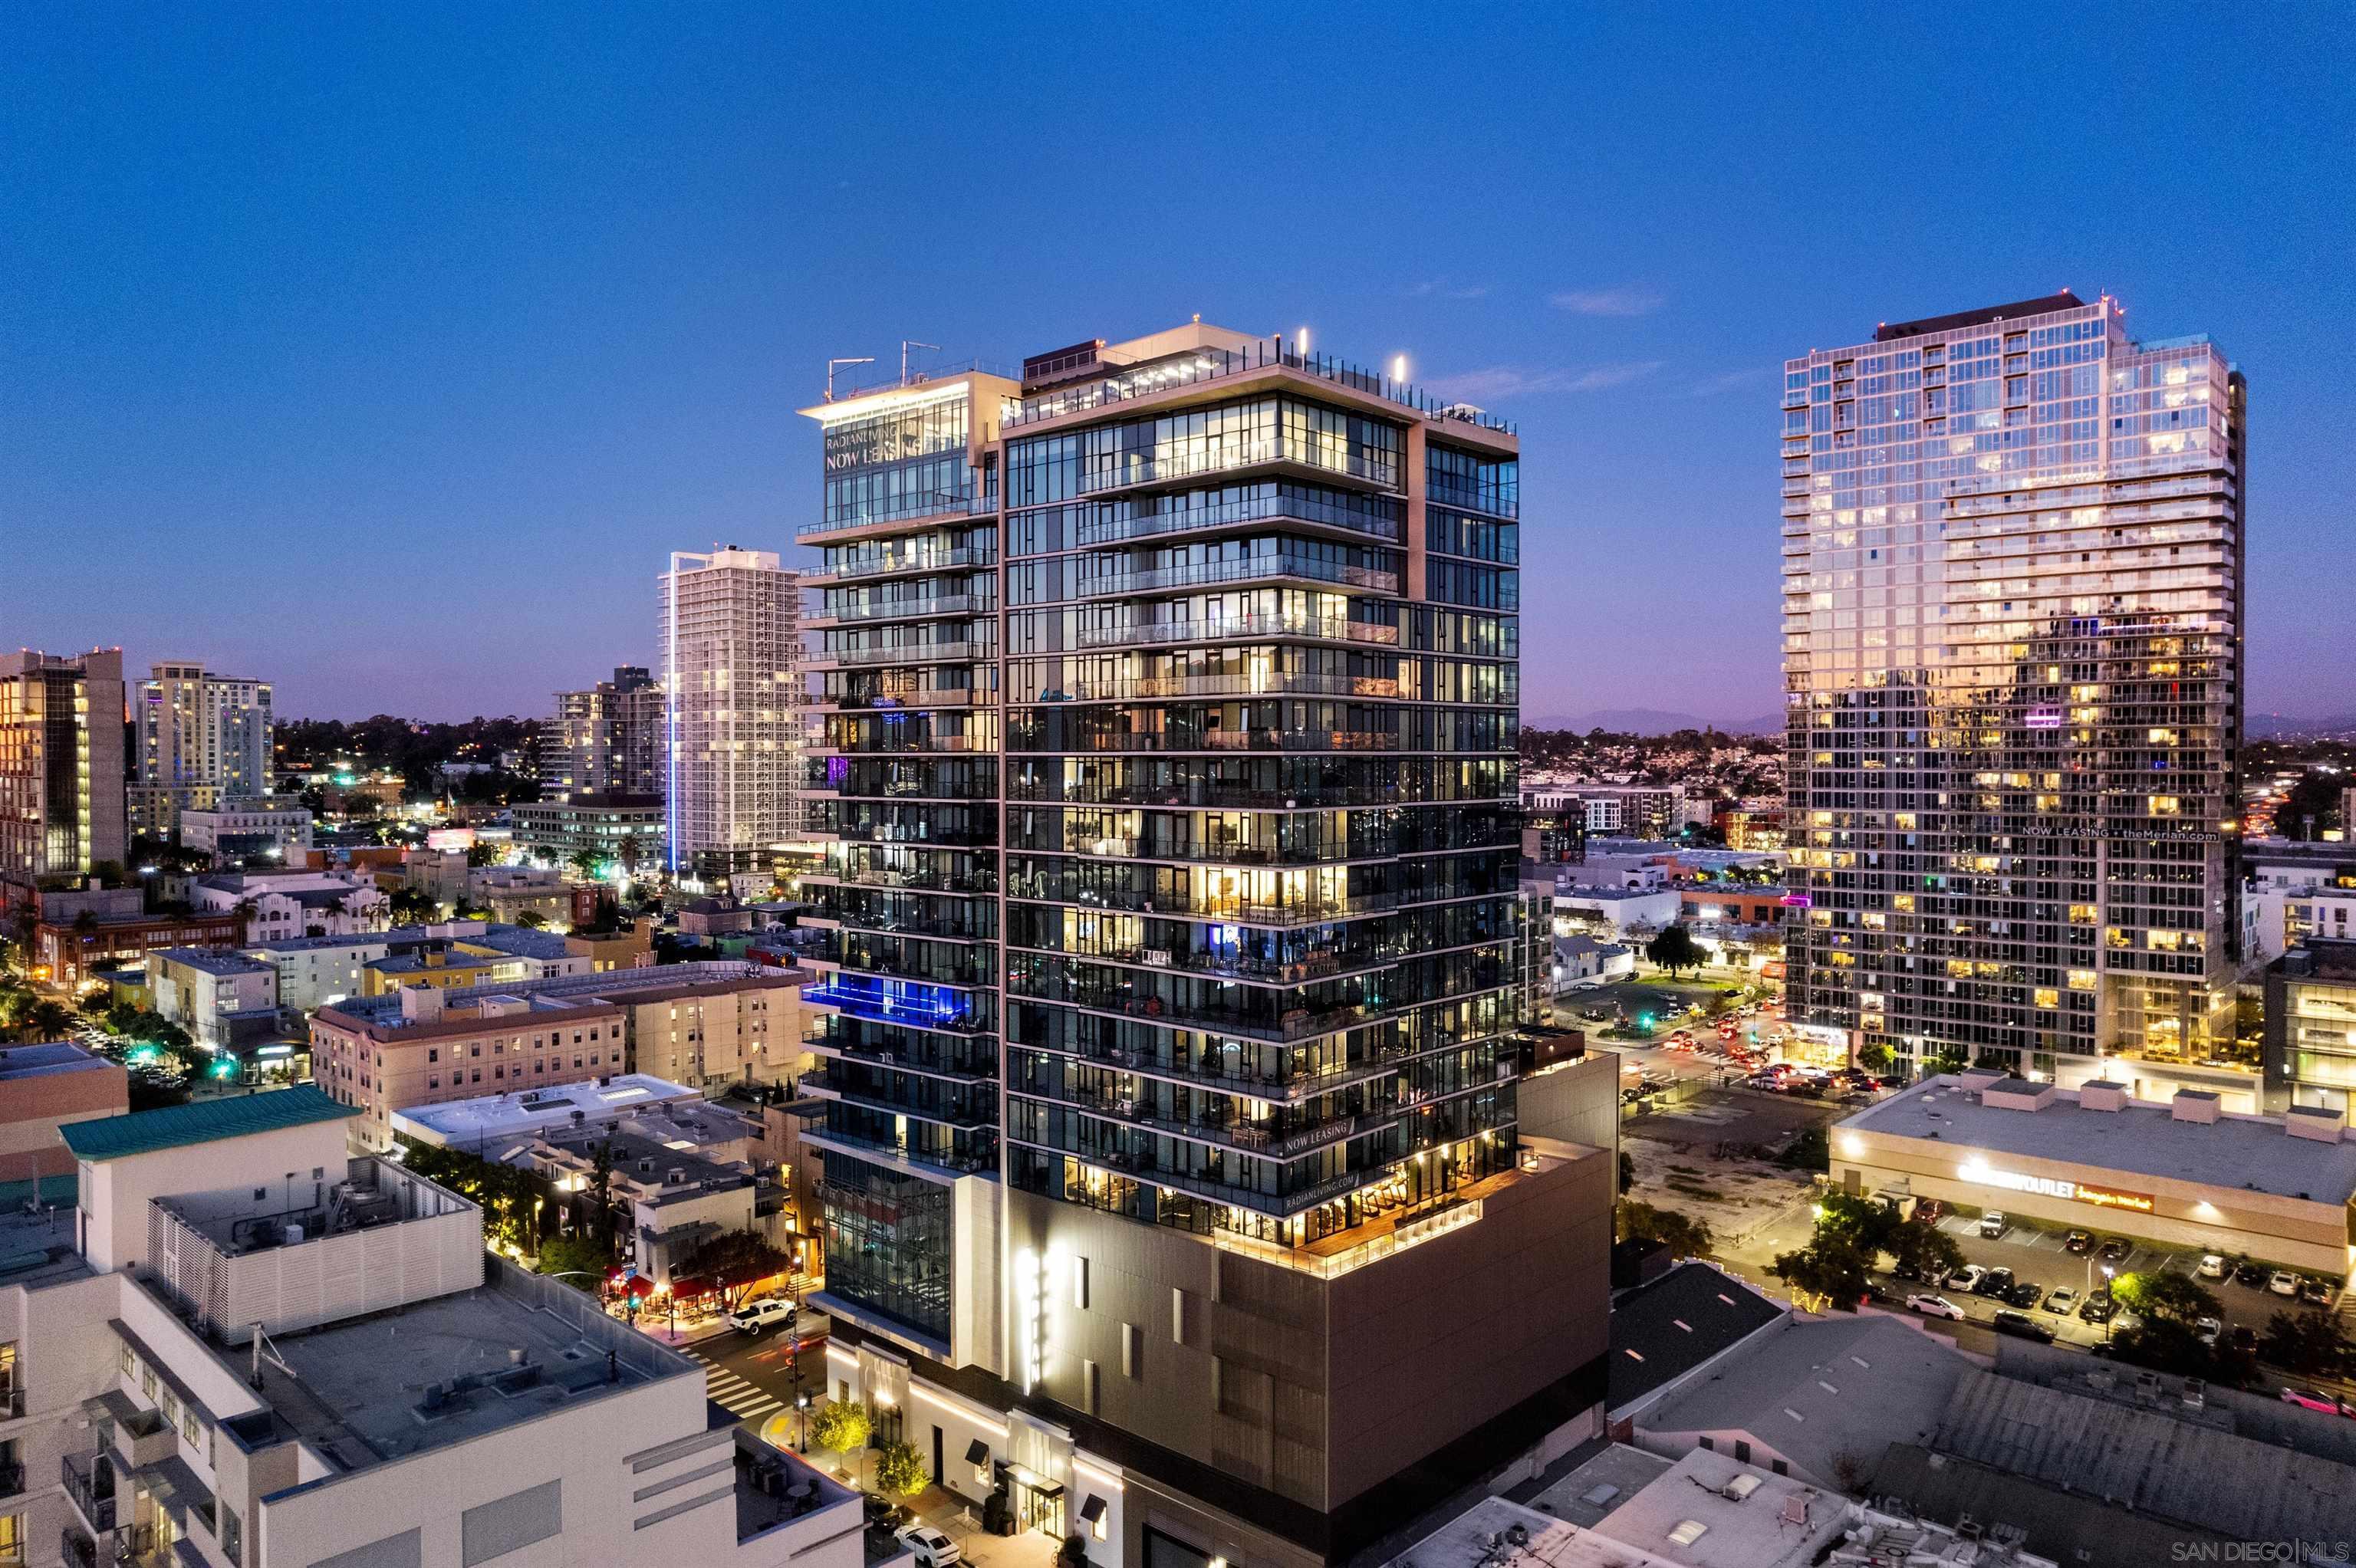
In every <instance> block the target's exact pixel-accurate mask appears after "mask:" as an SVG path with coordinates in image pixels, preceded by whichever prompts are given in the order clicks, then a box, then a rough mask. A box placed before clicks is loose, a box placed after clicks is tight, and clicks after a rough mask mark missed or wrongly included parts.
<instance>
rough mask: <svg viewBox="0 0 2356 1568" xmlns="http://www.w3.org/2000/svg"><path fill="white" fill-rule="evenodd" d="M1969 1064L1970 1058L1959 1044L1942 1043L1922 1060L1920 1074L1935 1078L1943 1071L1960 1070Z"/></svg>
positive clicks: (1970, 1062)
mask: <svg viewBox="0 0 2356 1568" xmlns="http://www.w3.org/2000/svg"><path fill="white" fill-rule="evenodd" d="M1971 1064H1972V1059H1971V1058H1970V1057H1968V1056H1966V1055H1965V1054H1964V1051H1963V1048H1962V1047H1961V1046H1956V1045H1943V1046H1941V1047H1940V1048H1939V1049H1938V1051H1936V1052H1935V1053H1934V1054H1933V1055H1932V1056H1931V1057H1929V1058H1928V1059H1927V1060H1925V1061H1923V1063H1922V1076H1923V1077H1925V1078H1936V1077H1939V1076H1941V1075H1942V1074H1944V1073H1949V1072H1962V1071H1963V1070H1964V1069H1965V1068H1966V1067H1969V1066H1970V1065H1971Z"/></svg>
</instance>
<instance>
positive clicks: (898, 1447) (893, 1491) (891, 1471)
mask: <svg viewBox="0 0 2356 1568" xmlns="http://www.w3.org/2000/svg"><path fill="white" fill-rule="evenodd" d="M932 1484H933V1477H931V1476H930V1475H928V1474H927V1473H926V1470H925V1461H924V1459H923V1457H922V1456H919V1455H918V1454H917V1452H916V1449H914V1448H913V1447H911V1446H909V1445H907V1444H905V1443H886V1444H884V1445H883V1446H882V1447H880V1448H878V1449H877V1450H876V1451H875V1489H876V1490H877V1491H879V1492H881V1493H883V1495H884V1496H885V1497H887V1498H913V1497H917V1496H920V1495H922V1493H923V1492H924V1489H925V1488H926V1487H929V1486H931V1485H932Z"/></svg>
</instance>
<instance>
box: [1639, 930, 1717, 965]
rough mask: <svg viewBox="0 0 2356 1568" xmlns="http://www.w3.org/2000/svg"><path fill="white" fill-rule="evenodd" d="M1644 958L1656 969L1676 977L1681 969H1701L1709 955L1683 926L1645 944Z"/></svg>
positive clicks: (1666, 931)
mask: <svg viewBox="0 0 2356 1568" xmlns="http://www.w3.org/2000/svg"><path fill="white" fill-rule="evenodd" d="M1644 956H1645V957H1646V958H1647V959H1649V960H1650V961H1651V962H1652V964H1653V965H1654V967H1655V968H1659V969H1666V970H1667V971H1668V972H1669V974H1670V975H1671V976H1673V977H1674V976H1676V973H1677V971H1678V970H1680V969H1698V968H1700V967H1701V965H1702V963H1703V961H1704V960H1705V958H1706V957H1707V956H1708V955H1706V954H1704V953H1703V952H1702V950H1701V944H1699V943H1697V942H1696V941H1695V940H1694V939H1693V933H1691V932H1689V931H1687V929H1686V928H1685V927H1684V926H1682V925H1673V926H1670V927H1669V928H1668V929H1667V930H1665V931H1664V932H1662V933H1660V934H1659V935H1658V936H1655V938H1653V940H1652V941H1650V942H1648V943H1646V944H1644Z"/></svg>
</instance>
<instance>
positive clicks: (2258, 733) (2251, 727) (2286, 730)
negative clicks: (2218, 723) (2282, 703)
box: [2242, 713, 2356, 741]
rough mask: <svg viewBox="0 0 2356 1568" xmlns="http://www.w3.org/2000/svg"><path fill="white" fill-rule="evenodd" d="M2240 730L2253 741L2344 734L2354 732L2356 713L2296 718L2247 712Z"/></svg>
mask: <svg viewBox="0 0 2356 1568" xmlns="http://www.w3.org/2000/svg"><path fill="white" fill-rule="evenodd" d="M2242 732H2243V733H2244V734H2245V735H2247V736H2248V737H2249V738H2250V739H2251V740H2253V741H2280V740H2286V739H2291V738H2298V737H2309V736H2313V737H2322V736H2344V735H2347V734H2350V733H2351V732H2356V714H2343V715H2341V716H2340V718H2337V719H2297V718H2293V717H2292V716H2291V715H2289V714H2287V713H2247V714H2244V715H2243V717H2242Z"/></svg>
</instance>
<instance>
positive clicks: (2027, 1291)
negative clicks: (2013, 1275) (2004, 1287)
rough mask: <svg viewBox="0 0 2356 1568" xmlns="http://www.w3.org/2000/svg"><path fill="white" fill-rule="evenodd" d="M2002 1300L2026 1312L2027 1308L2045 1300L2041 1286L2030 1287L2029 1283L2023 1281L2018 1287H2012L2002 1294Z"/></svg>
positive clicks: (2043, 1289) (2043, 1288)
mask: <svg viewBox="0 0 2356 1568" xmlns="http://www.w3.org/2000/svg"><path fill="white" fill-rule="evenodd" d="M2004 1298H2005V1299H2006V1300H2007V1301H2009V1302H2011V1303H2012V1304H2013V1305H2014V1306H2015V1307H2020V1308H2021V1309H2022V1310H2024V1311H2026V1310H2027V1309H2028V1308H2029V1307H2034V1306H2036V1305H2037V1304H2038V1303H2039V1302H2040V1301H2042V1300H2043V1299H2045V1287H2044V1286H2043V1285H2031V1284H2030V1283H2029V1281H2027V1280H2025V1279H2024V1280H2022V1281H2021V1282H2020V1283H2019V1285H2014V1286H2013V1287H2012V1288H2011V1289H2010V1290H2008V1291H2006V1292H2005V1293H2004Z"/></svg>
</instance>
